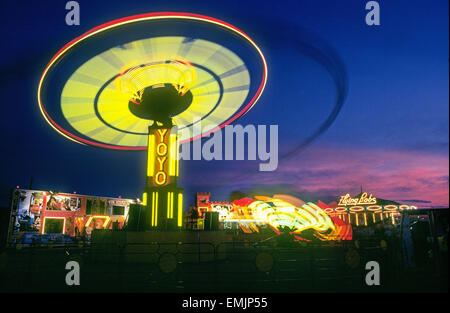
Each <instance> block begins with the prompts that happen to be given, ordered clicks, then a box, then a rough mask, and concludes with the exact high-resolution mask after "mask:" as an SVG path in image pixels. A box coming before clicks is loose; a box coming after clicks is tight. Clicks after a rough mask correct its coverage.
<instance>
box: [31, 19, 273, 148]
mask: <svg viewBox="0 0 450 313" xmlns="http://www.w3.org/2000/svg"><path fill="white" fill-rule="evenodd" d="M170 18H182V19H191V20H197V21H203V22H209V23H212V24H216V25H219V26H221V27H224V28H227V29H229V30H231V31H233V32H234V33H236V34H238V35H239V36H241V37H242V38H244V39H245V40H247V41H248V42H249V43H250V44H251V45H252V46H253V47H254V48H255V49H256V51H257V52H258V54H259V56H260V57H261V60H262V63H263V67H264V69H263V75H262V79H261V84H260V85H259V87H258V90H257V92H256V93H255V95H254V96H253V98H252V99H251V100H250V102H249V103H248V104H247V105H246V106H245V107H244V108H243V109H241V110H240V111H239V112H238V113H236V114H235V115H234V116H232V117H231V118H230V119H228V120H227V121H225V122H223V123H222V124H221V125H219V126H217V127H215V128H214V129H212V130H210V131H208V132H205V133H203V134H201V135H198V136H196V137H192V138H189V139H186V140H183V141H181V142H180V143H185V142H189V141H193V140H196V139H199V138H201V137H204V136H206V135H209V134H211V133H213V132H215V131H217V130H219V129H221V128H223V127H225V126H226V125H228V124H230V123H232V122H233V121H235V120H236V119H237V118H239V117H241V116H242V115H244V114H245V113H246V112H248V111H249V110H250V109H251V108H252V107H253V105H255V103H256V101H258V99H259V98H260V97H261V94H262V92H263V90H264V87H265V85H266V82H267V63H266V60H265V58H264V55H263V54H262V52H261V50H260V49H259V47H258V46H257V45H256V44H255V42H254V41H253V40H252V39H251V38H250V37H249V36H248V35H247V34H245V33H244V32H243V31H241V30H240V29H238V28H237V27H235V26H233V25H231V24H228V23H226V22H224V21H221V20H219V19H216V18H212V17H209V16H205V15H200V14H194V13H178V12H156V13H146V14H139V15H132V16H128V17H124V18H120V19H117V20H114V21H111V22H108V23H105V24H102V25H99V26H97V27H94V28H92V29H91V30H89V31H87V32H86V33H84V34H83V35H81V36H79V37H77V38H75V39H73V40H72V41H70V42H69V43H67V44H66V45H65V46H63V47H62V48H61V49H60V50H59V51H58V52H57V53H56V54H55V55H54V56H53V57H52V58H51V60H50V62H49V63H48V64H47V66H46V67H45V69H44V72H43V73H42V76H41V79H40V81H39V86H38V94H37V96H38V103H39V109H40V110H41V113H42V115H43V116H44V118H45V120H46V121H47V122H48V123H49V124H50V126H52V127H53V128H54V129H55V130H56V131H57V132H58V133H60V134H61V135H63V136H64V137H66V138H68V139H70V140H72V141H75V142H77V143H80V144H83V145H91V146H97V147H101V148H106V149H115V150H134V151H136V150H146V149H147V147H146V146H144V147H128V146H115V145H108V144H103V143H99V142H93V141H90V140H87V139H84V138H80V137H78V136H76V135H74V134H72V133H70V132H69V131H67V130H65V129H63V128H62V127H61V126H59V125H58V124H57V123H56V122H55V121H54V120H53V119H52V118H51V117H50V115H49V114H48V113H47V111H46V110H45V109H44V106H43V104H42V100H41V90H42V85H43V83H44V80H45V76H46V74H47V72H48V71H49V69H50V68H51V67H52V65H53V64H54V63H55V62H56V61H57V60H58V59H60V58H61V57H62V56H63V55H64V54H65V53H66V52H67V51H68V50H70V49H71V48H72V47H73V46H75V45H76V44H77V43H79V42H81V41H82V40H84V39H86V38H88V37H90V36H92V35H94V34H97V33H100V32H102V31H105V30H107V29H110V28H114V27H117V26H120V25H125V24H128V23H133V22H139V21H143V20H152V19H170Z"/></svg>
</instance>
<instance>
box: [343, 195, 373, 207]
mask: <svg viewBox="0 0 450 313" xmlns="http://www.w3.org/2000/svg"><path fill="white" fill-rule="evenodd" d="M376 203H377V198H375V197H374V196H372V194H370V195H369V194H368V193H367V192H364V193H363V194H362V195H361V197H359V198H352V197H350V194H346V195H345V196H341V199H340V200H339V204H338V205H342V206H347V205H367V204H376Z"/></svg>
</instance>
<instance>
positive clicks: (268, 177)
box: [0, 0, 449, 207]
mask: <svg viewBox="0 0 450 313" xmlns="http://www.w3.org/2000/svg"><path fill="white" fill-rule="evenodd" d="M78 2H79V4H80V8H81V21H80V22H81V24H80V25H79V26H68V25H66V24H65V14H66V12H67V11H66V10H65V3H66V1H8V0H5V1H2V2H1V4H0V20H1V23H2V27H1V35H2V39H3V45H2V51H1V54H2V63H1V65H0V72H1V76H0V77H1V78H0V79H1V85H0V89H1V93H0V97H1V101H2V105H1V106H0V116H1V123H0V125H1V126H0V127H1V129H0V130H1V136H2V145H1V148H0V154H1V162H0V173H1V176H0V177H1V180H0V205H2V206H6V205H8V201H9V196H10V192H11V190H12V188H14V187H16V186H20V187H21V188H28V186H29V183H30V178H31V177H33V186H32V187H33V189H39V190H54V191H61V192H73V191H76V192H77V193H78V194H86V195H98V196H111V197H115V196H118V195H121V196H122V197H124V198H136V197H140V196H141V193H142V189H143V187H144V183H145V166H146V164H145V163H146V153H145V152H119V151H113V150H104V149H99V148H95V147H88V146H82V145H79V144H77V143H74V142H72V141H69V140H67V139H65V138H64V137H62V136H61V135H59V134H58V133H57V132H55V131H54V130H53V129H52V128H51V127H50V126H49V125H48V124H47V123H46V122H45V120H44V118H43V117H42V115H41V113H40V112H39V108H38V103H37V96H36V93H37V86H38V82H39V79H40V76H41V74H42V71H43V70H44V68H45V66H46V64H47V63H48V62H49V60H50V59H51V57H52V56H53V55H54V54H55V53H56V52H57V51H58V50H59V49H60V48H61V47H62V46H63V45H64V44H66V43H67V42H69V41H70V40H72V39H73V38H75V37H77V36H80V35H81V34H83V33H84V32H86V31H88V30H89V29H91V28H93V27H95V26H98V25H100V24H103V23H106V22H108V21H111V20H114V19H118V18H122V17H126V16H130V15H135V14H141V13H150V12H159V11H174V12H189V13H198V14H203V15H207V16H211V17H214V18H218V19H221V20H223V21H226V22H228V23H230V24H232V25H234V26H236V27H238V28H239V29H241V30H243V31H244V32H245V33H246V34H248V35H249V36H250V37H251V38H252V39H253V40H254V41H255V42H256V43H257V44H258V46H259V47H260V48H261V50H262V52H263V54H264V55H265V57H266V60H267V63H268V81H267V86H266V89H265V90H264V92H263V94H262V96H261V98H260V100H259V101H258V102H257V103H256V105H255V106H254V108H253V109H252V110H250V111H249V112H248V113H247V114H246V115H245V116H244V117H243V118H241V119H239V120H238V121H237V123H239V124H241V125H243V126H245V125H248V124H253V125H278V127H279V151H280V160H279V164H278V169H277V170H276V171H273V172H264V173H262V172H258V170H257V169H258V165H259V163H260V161H210V162H208V161H182V163H181V164H180V166H181V176H180V179H179V184H180V186H181V187H182V188H185V190H186V193H187V195H186V197H185V206H187V205H188V204H193V199H194V194H195V192H197V191H201V192H211V194H212V195H211V196H212V200H217V201H226V200H229V195H230V192H232V191H234V190H240V191H242V192H248V193H250V194H251V195H254V194H258V193H259V194H265V195H269V196H271V195H273V194H280V193H286V194H291V195H295V196H297V197H300V198H302V199H303V200H305V201H309V200H311V201H314V200H318V199H322V200H323V201H325V202H330V201H332V200H335V199H337V197H338V196H340V195H342V194H346V193H350V194H351V195H356V194H358V193H359V191H360V188H361V186H362V188H363V190H364V191H367V192H369V193H372V194H373V195H374V196H376V197H380V198H383V199H389V200H395V201H398V202H401V203H405V204H411V205H415V206H418V207H448V203H449V199H448V197H449V102H448V101H449V89H448V88H449V87H448V86H449V72H448V71H449V64H448V55H449V44H448V43H449V42H448V36H449V28H448V25H449V24H448V23H449V21H448V9H449V8H448V1H445V0H435V1H407V0H399V1H378V2H379V4H380V10H381V25H379V26H368V25H366V23H365V15H366V13H367V11H366V10H365V3H366V2H367V1H363V0H347V1H324V0H308V1H303V0H296V1H273V2H268V1H267V2H266V1H253V0H246V1H235V0H229V1H212V0H210V1H194V0H193V1H171V0H168V1H158V2H156V1H148V0H144V1H139V0H135V1H86V0H80V1H78ZM309 45H310V46H312V47H315V48H317V49H319V50H320V51H322V53H324V54H325V55H327V56H331V57H332V58H335V60H337V61H338V63H339V64H338V65H336V67H332V68H330V67H328V68H327V67H326V66H324V64H321V63H320V62H318V59H317V56H316V55H311V51H307V49H306V47H307V46H309ZM330 73H334V74H335V75H336V76H338V77H340V78H341V79H343V81H345V84H344V86H340V87H341V89H339V88H337V86H336V83H335V81H334V80H333V77H332V76H331V75H330ZM334 79H336V77H334ZM343 94H345V99H344V101H343V103H342V108H341V110H340V111H339V113H338V115H337V116H336V118H335V119H334V120H333V121H332V123H329V124H328V125H326V126H327V127H326V129H325V130H324V131H323V132H322V133H321V134H320V136H317V137H316V138H314V140H312V141H311V142H308V144H305V141H306V140H308V138H310V137H311V136H313V135H314V134H316V133H317V131H318V129H319V128H320V127H321V125H323V123H324V122H325V121H326V120H327V118H328V117H329V115H330V114H331V112H332V111H333V109H335V108H336V103H338V102H339V99H338V97H339V95H341V96H342V95H343ZM296 148H298V149H297V150H295V153H294V154H291V155H290V156H289V157H283V156H284V155H286V154H288V153H289V152H290V151H293V150H294V149H296Z"/></svg>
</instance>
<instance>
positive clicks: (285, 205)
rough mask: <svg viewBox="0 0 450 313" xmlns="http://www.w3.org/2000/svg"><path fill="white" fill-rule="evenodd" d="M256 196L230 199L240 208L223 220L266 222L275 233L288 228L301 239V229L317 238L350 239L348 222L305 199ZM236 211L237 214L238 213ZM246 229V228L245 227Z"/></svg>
mask: <svg viewBox="0 0 450 313" xmlns="http://www.w3.org/2000/svg"><path fill="white" fill-rule="evenodd" d="M255 198H256V200H253V199H250V198H245V199H241V200H238V201H235V202H233V204H234V205H236V206H239V207H241V208H244V209H241V210H242V212H236V213H237V214H231V215H230V216H227V217H225V218H224V221H241V222H246V223H248V225H249V227H250V228H254V224H255V223H256V224H258V223H267V224H268V225H270V226H271V227H272V228H273V229H274V230H275V231H276V232H277V233H279V230H282V229H288V230H289V233H290V234H291V235H294V236H295V237H296V238H297V239H303V238H302V236H301V233H302V232H304V231H305V230H308V229H309V230H312V231H313V233H314V236H315V237H316V238H318V239H320V240H351V238H352V230H351V226H350V225H349V224H348V223H346V222H344V221H342V220H341V219H339V218H338V217H332V216H330V215H328V214H327V213H326V212H325V210H323V209H322V208H320V207H319V206H318V205H316V204H314V203H312V202H308V203H304V204H303V205H301V206H299V207H297V206H295V205H293V204H291V203H289V202H287V201H284V200H281V199H277V198H271V197H266V196H256V197H255ZM245 208H248V209H250V210H251V212H252V216H251V217H249V216H248V214H246V213H245V212H246V209H245ZM239 213H242V214H240V217H239ZM244 231H245V229H244Z"/></svg>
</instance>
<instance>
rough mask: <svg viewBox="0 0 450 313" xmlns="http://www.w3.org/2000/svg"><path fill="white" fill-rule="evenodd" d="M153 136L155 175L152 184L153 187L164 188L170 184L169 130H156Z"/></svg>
mask: <svg viewBox="0 0 450 313" xmlns="http://www.w3.org/2000/svg"><path fill="white" fill-rule="evenodd" d="M154 134H155V150H154V151H155V154H156V155H155V174H154V175H153V179H152V183H153V185H154V186H165V185H167V184H168V183H169V182H170V178H169V162H170V159H169V158H170V154H169V152H170V144H169V142H170V141H169V138H170V130H169V129H166V128H158V129H156V130H155V132H154Z"/></svg>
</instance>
